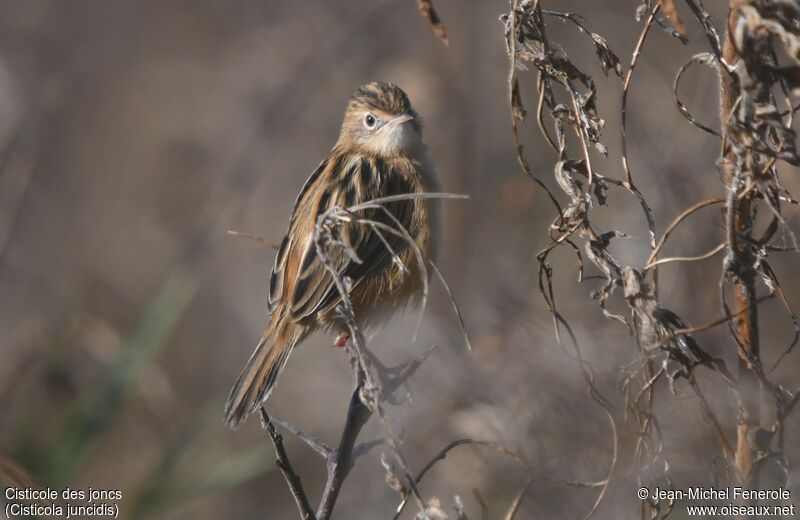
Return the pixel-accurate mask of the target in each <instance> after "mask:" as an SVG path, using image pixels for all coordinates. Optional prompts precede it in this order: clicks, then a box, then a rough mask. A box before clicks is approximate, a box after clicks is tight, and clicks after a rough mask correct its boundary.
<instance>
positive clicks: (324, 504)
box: [318, 368, 372, 520]
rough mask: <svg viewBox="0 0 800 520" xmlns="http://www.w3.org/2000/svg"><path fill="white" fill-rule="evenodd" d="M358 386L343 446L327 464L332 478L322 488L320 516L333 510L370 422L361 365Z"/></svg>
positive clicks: (329, 456) (353, 396) (329, 457)
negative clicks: (364, 396) (359, 440)
mask: <svg viewBox="0 0 800 520" xmlns="http://www.w3.org/2000/svg"><path fill="white" fill-rule="evenodd" d="M355 372H356V374H355V376H354V378H355V389H354V390H353V395H352V397H350V406H349V407H348V409H347V420H346V422H345V425H344V430H343V431H342V437H341V440H340V441H339V446H338V447H337V448H336V449H335V450H333V451H332V452H331V453H329V454H328V456H327V460H326V464H327V466H328V480H327V482H326V483H325V490H324V491H323V492H322V500H321V501H320V504H319V509H318V511H319V515H318V518H319V520H327V519H328V518H330V517H331V515H332V514H333V508H334V506H335V505H336V499H337V498H339V492H340V491H341V489H342V485H343V484H344V480H345V478H347V475H348V473H350V470H351V469H353V449H354V448H355V445H356V440H357V439H358V435H359V433H361V429H362V428H363V427H364V425H365V424H367V421H368V420H369V418H370V416H371V415H372V413H371V412H370V411H369V409H368V408H367V407H366V405H365V404H364V403H363V402H362V401H361V389H362V388H363V387H364V382H365V380H366V379H365V377H364V372H363V371H362V370H360V369H358V368H356V370H355Z"/></svg>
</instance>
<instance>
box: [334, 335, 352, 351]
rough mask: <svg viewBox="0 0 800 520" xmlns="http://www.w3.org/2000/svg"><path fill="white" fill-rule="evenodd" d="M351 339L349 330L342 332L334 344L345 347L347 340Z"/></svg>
mask: <svg viewBox="0 0 800 520" xmlns="http://www.w3.org/2000/svg"><path fill="white" fill-rule="evenodd" d="M348 341H350V333H349V332H342V333H341V334H339V335H338V336H337V337H336V341H335V342H334V343H333V346H335V347H339V348H344V347H346V346H347V342H348Z"/></svg>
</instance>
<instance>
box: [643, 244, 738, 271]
mask: <svg viewBox="0 0 800 520" xmlns="http://www.w3.org/2000/svg"><path fill="white" fill-rule="evenodd" d="M727 246H728V244H726V243H725V242H722V243H721V244H719V245H717V247H715V248H714V249H712V250H711V251H708V252H707V253H703V254H702V255H698V256H673V257H670V258H662V259H660V260H656V261H654V262H651V263H649V264H647V265H646V266H644V270H645V271H649V270H650V269H652V268H653V267H655V266H657V265H663V264H668V263H671V262H697V261H698V260H705V259H707V258H711V257H712V256H714V255H716V254H717V253H719V252H720V251H722V250H723V249H725V248H726V247H727Z"/></svg>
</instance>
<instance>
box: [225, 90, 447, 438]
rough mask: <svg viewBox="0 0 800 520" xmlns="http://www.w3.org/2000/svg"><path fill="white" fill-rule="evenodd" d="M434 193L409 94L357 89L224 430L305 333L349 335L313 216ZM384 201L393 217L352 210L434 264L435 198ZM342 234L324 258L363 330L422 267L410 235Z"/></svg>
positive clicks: (237, 420) (251, 407)
mask: <svg viewBox="0 0 800 520" xmlns="http://www.w3.org/2000/svg"><path fill="white" fill-rule="evenodd" d="M435 191H438V181H437V179H436V173H435V171H434V167H433V162H432V160H431V158H430V155H429V153H428V149H427V147H426V146H425V144H424V143H423V142H422V123H421V121H420V118H419V116H418V115H417V113H416V112H415V111H414V109H413V108H412V106H411V102H410V101H409V99H408V96H407V95H406V93H405V92H403V90H402V89H400V88H399V87H398V86H397V85H394V84H392V83H383V82H373V83H368V84H366V85H363V86H362V87H360V88H359V89H358V90H356V91H355V93H354V94H353V96H352V97H351V99H350V102H349V104H348V105H347V110H346V111H345V114H344V121H343V122H342V129H341V132H340V134H339V140H338V141H337V142H336V144H335V145H334V147H333V149H332V150H331V151H330V153H329V154H328V156H327V157H326V158H325V159H324V160H323V161H322V162H321V163H320V164H319V166H318V167H317V169H316V170H314V173H312V174H311V176H310V177H309V178H308V180H307V181H306V183H305V185H304V186H303V188H302V190H301V191H300V195H299V196H298V197H297V200H296V201H295V204H294V209H293V211H292V217H291V219H290V220H289V231H288V232H287V233H286V236H285V237H284V238H283V241H282V242H281V245H280V248H279V249H278V253H277V255H276V257H275V264H274V266H273V268H272V274H271V276H270V280H269V298H268V308H269V322H268V324H267V326H266V329H265V330H264V334H263V336H262V337H261V341H259V343H258V346H257V347H256V349H255V352H253V355H252V356H251V357H250V360H249V361H248V362H247V365H246V366H245V367H244V370H243V371H242V373H241V375H239V379H238V380H237V381H236V384H235V385H234V386H233V389H232V390H231V394H230V397H229V398H228V403H227V405H226V406H225V422H226V423H227V424H228V425H229V426H231V427H232V428H236V427H238V426H239V425H240V424H241V423H242V422H244V421H245V419H247V417H248V416H249V415H250V414H252V413H253V412H254V411H255V410H256V409H257V408H258V407H259V406H260V405H261V403H262V402H264V400H266V399H267V397H268V396H269V394H270V392H271V391H272V390H273V388H274V387H275V382H276V381H277V379H278V375H279V374H280V372H281V370H282V369H283V367H284V365H285V364H286V361H287V359H288V358H289V355H290V354H291V352H292V349H293V348H294V347H295V346H296V345H297V344H299V343H301V342H302V341H303V340H304V339H305V338H306V337H307V336H308V335H309V334H311V333H312V332H315V331H317V330H325V331H330V332H334V333H339V334H340V336H339V338H340V340H339V341H337V344H339V342H340V341H342V339H343V338H346V337H347V333H348V329H347V327H346V325H345V324H344V323H342V321H341V319H340V318H337V312H336V307H337V306H338V304H339V303H340V302H341V295H340V294H339V291H338V290H337V288H336V285H335V283H334V280H333V277H332V276H331V274H330V272H329V271H327V270H326V268H325V265H324V264H323V262H322V260H321V259H320V257H319V255H318V251H317V247H316V245H315V243H314V228H315V224H316V222H317V218H318V217H319V216H320V215H322V214H323V213H325V212H326V211H327V210H328V209H330V208H332V207H334V206H338V207H341V208H345V209H346V208H349V207H351V206H354V205H358V204H361V203H365V202H368V201H371V200H374V199H377V198H380V197H387V196H390V195H401V194H413V193H423V192H435ZM384 207H385V208H386V210H388V212H389V213H391V216H389V215H386V213H385V212H383V211H381V210H378V209H375V208H372V209H364V210H359V211H355V212H354V216H355V217H357V218H362V219H370V220H373V221H377V222H380V223H382V224H384V225H388V226H391V227H393V228H395V229H396V228H397V224H398V223H399V224H400V225H402V226H403V227H404V228H405V230H406V231H407V232H408V235H409V236H410V237H411V239H413V241H414V243H415V244H416V247H417V248H418V250H419V252H421V253H422V256H423V258H424V260H425V263H426V264H427V263H428V262H432V261H435V259H436V251H437V246H438V237H439V234H440V233H439V204H438V202H437V201H436V200H435V199H423V198H414V199H405V200H396V201H392V202H388V203H385V204H384ZM395 219H396V221H395ZM340 235H341V236H340V238H341V241H342V242H343V244H347V245H348V246H349V247H346V246H344V245H340V246H334V247H333V255H329V257H330V256H334V258H333V259H332V260H333V264H334V265H335V267H336V268H337V269H338V273H339V274H340V277H341V278H342V279H347V280H348V281H349V284H348V285H349V291H350V293H349V297H350V301H351V303H352V306H353V313H354V315H355V318H356V321H357V323H358V325H359V326H364V325H368V324H372V323H375V322H379V321H382V320H384V319H386V318H388V317H390V316H391V315H392V314H393V313H395V312H397V311H399V310H401V309H403V308H405V307H406V305H407V304H409V303H410V302H413V301H415V300H417V299H418V297H419V296H420V295H421V292H422V285H423V278H422V277H423V276H425V273H426V270H427V266H422V265H419V262H418V261H417V259H416V251H415V249H414V247H412V246H411V245H410V244H409V242H408V240H407V239H404V238H403V237H398V236H396V235H394V234H391V233H387V232H383V233H379V232H376V231H375V229H374V228H371V227H370V226H367V225H364V224H363V223H362V224H359V223H356V222H347V223H344V224H343V226H342V228H341V231H340ZM348 249H349V251H348ZM353 253H355V255H353ZM398 259H399V260H400V262H398V261H397V260H398Z"/></svg>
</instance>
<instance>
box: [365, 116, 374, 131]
mask: <svg viewBox="0 0 800 520" xmlns="http://www.w3.org/2000/svg"><path fill="white" fill-rule="evenodd" d="M375 123H377V120H376V119H375V116H373V115H372V114H367V117H365V118H364V124H365V125H367V128H374V127H375Z"/></svg>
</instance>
